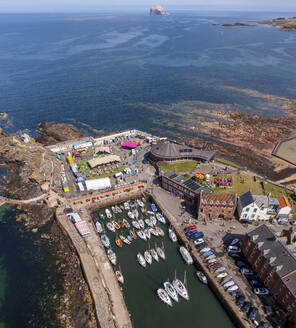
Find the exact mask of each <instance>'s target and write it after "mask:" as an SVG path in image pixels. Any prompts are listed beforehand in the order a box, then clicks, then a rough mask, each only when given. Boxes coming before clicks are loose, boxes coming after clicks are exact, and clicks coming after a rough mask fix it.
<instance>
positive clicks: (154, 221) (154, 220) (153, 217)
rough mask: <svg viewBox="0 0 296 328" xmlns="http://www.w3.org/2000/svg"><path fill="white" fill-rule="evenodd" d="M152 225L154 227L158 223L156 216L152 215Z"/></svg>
mask: <svg viewBox="0 0 296 328" xmlns="http://www.w3.org/2000/svg"><path fill="white" fill-rule="evenodd" d="M150 223H151V224H152V225H153V226H155V225H156V223H157V220H156V218H155V216H154V215H151V216H150Z"/></svg>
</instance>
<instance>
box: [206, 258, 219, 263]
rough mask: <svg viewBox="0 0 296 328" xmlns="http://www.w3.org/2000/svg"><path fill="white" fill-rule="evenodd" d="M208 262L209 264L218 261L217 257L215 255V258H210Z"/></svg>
mask: <svg viewBox="0 0 296 328" xmlns="http://www.w3.org/2000/svg"><path fill="white" fill-rule="evenodd" d="M207 262H208V264H210V263H213V262H217V259H216V257H215V258H213V259H209V260H208V261H207Z"/></svg>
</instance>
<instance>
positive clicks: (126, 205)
mask: <svg viewBox="0 0 296 328" xmlns="http://www.w3.org/2000/svg"><path fill="white" fill-rule="evenodd" d="M123 207H124V209H125V210H126V211H128V210H129V209H130V205H129V203H128V202H125V203H124V204H123Z"/></svg>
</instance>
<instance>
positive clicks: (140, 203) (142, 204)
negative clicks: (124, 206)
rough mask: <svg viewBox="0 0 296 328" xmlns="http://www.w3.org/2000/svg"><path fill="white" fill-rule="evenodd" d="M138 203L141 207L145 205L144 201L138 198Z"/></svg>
mask: <svg viewBox="0 0 296 328" xmlns="http://www.w3.org/2000/svg"><path fill="white" fill-rule="evenodd" d="M137 203H138V205H139V206H140V207H144V203H143V202H142V201H141V200H140V199H137Z"/></svg>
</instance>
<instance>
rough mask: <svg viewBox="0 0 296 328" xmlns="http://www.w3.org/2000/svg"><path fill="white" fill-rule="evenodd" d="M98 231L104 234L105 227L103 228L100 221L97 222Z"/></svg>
mask: <svg viewBox="0 0 296 328" xmlns="http://www.w3.org/2000/svg"><path fill="white" fill-rule="evenodd" d="M96 230H97V232H98V233H102V232H103V227H102V225H101V223H100V222H99V221H97V222H96Z"/></svg>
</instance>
